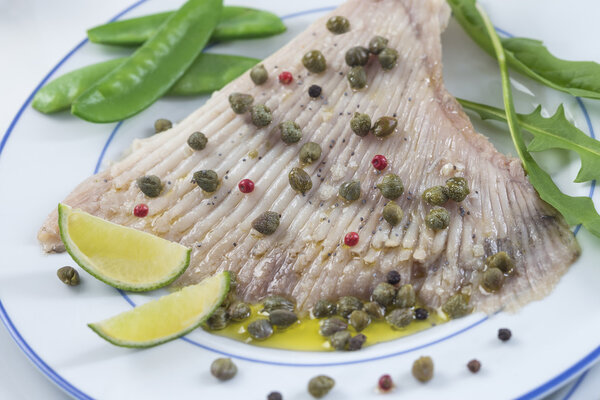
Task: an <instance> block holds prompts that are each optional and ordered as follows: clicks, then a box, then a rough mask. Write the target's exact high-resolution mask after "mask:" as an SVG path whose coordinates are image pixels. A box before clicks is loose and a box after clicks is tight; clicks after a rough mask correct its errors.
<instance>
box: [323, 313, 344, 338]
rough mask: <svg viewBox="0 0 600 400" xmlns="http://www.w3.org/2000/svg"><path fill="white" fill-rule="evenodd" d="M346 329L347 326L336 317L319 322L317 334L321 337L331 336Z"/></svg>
mask: <svg viewBox="0 0 600 400" xmlns="http://www.w3.org/2000/svg"><path fill="white" fill-rule="evenodd" d="M346 329H348V324H347V323H346V322H345V321H343V320H341V319H340V318H338V317H333V318H327V319H325V320H323V321H322V322H321V328H319V333H320V334H321V336H331V335H333V334H334V333H336V332H339V331H343V330H346Z"/></svg>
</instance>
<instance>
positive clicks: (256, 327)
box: [247, 318, 273, 340]
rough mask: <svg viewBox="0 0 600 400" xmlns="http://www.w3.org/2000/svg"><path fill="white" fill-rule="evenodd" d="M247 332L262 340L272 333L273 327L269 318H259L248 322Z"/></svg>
mask: <svg viewBox="0 0 600 400" xmlns="http://www.w3.org/2000/svg"><path fill="white" fill-rule="evenodd" d="M247 330H248V334H249V335H250V336H252V338H254V339H257V340H264V339H266V338H268V337H270V336H271V335H272V334H273V327H272V326H271V324H270V323H269V320H267V319H264V318H260V319H257V320H254V321H252V322H250V323H249V324H248V328H247Z"/></svg>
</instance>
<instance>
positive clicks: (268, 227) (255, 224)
mask: <svg viewBox="0 0 600 400" xmlns="http://www.w3.org/2000/svg"><path fill="white" fill-rule="evenodd" d="M279 218H280V215H279V214H278V213H276V212H274V211H265V212H264V213H262V214H260V215H259V216H258V217H256V219H255V220H254V221H252V228H254V229H255V230H257V231H258V232H260V233H262V234H263V235H271V234H273V233H275V231H276V230H277V228H278V227H279Z"/></svg>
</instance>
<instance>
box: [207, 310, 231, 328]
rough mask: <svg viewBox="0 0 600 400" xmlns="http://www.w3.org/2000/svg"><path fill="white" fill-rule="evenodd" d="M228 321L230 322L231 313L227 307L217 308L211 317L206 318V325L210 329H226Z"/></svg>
mask: <svg viewBox="0 0 600 400" xmlns="http://www.w3.org/2000/svg"><path fill="white" fill-rule="evenodd" d="M227 322H229V314H228V313H227V310H226V309H225V307H219V308H217V309H216V310H215V311H214V312H213V313H212V315H211V316H210V317H208V319H207V320H206V325H207V326H208V328H209V329H210V330H213V331H218V330H220V329H225V328H226V327H227Z"/></svg>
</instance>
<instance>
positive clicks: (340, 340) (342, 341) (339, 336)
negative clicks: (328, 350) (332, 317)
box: [329, 331, 352, 350]
mask: <svg viewBox="0 0 600 400" xmlns="http://www.w3.org/2000/svg"><path fill="white" fill-rule="evenodd" d="M351 338H352V334H351V333H350V332H348V331H339V332H336V333H334V334H333V335H331V336H329V343H330V344H331V347H333V348H334V349H336V350H346V347H348V342H349V341H350V339H351Z"/></svg>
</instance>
